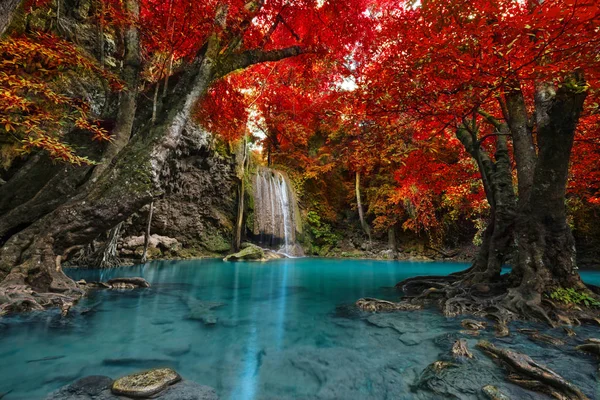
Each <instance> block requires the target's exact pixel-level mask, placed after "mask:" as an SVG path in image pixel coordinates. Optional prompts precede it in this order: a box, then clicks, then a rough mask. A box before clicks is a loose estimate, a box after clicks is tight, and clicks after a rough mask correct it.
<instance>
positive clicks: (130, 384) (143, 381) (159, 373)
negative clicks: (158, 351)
mask: <svg viewBox="0 0 600 400" xmlns="http://www.w3.org/2000/svg"><path fill="white" fill-rule="evenodd" d="M180 380H181V376H179V374H178V373H177V372H175V371H174V370H172V369H171V368H157V369H151V370H149V371H144V372H138V373H137V374H132V375H126V376H124V377H122V378H119V379H117V380H116V381H114V382H113V384H112V386H111V391H112V392H113V393H114V394H118V395H123V396H128V397H149V396H152V395H154V394H156V393H159V392H162V391H163V390H165V389H166V388H167V387H168V386H170V385H172V384H174V383H176V382H179V381H180Z"/></svg>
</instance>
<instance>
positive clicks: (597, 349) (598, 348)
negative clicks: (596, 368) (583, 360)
mask: <svg viewBox="0 0 600 400" xmlns="http://www.w3.org/2000/svg"><path fill="white" fill-rule="evenodd" d="M576 349H577V350H579V351H584V352H586V353H591V354H596V355H599V356H600V344H598V343H585V344H582V345H579V346H577V347H576Z"/></svg>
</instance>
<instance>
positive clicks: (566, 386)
mask: <svg viewBox="0 0 600 400" xmlns="http://www.w3.org/2000/svg"><path fill="white" fill-rule="evenodd" d="M477 347H479V348H480V349H482V350H483V351H484V352H485V353H487V354H489V355H492V356H494V357H495V358H497V359H498V360H500V361H502V363H503V364H504V365H505V366H506V367H507V368H508V369H509V370H510V371H511V373H510V375H509V377H508V378H509V380H510V381H511V382H514V383H516V384H518V385H521V386H523V387H525V388H527V389H530V390H537V391H542V392H544V393H547V394H550V395H551V396H553V397H555V398H557V399H570V400H589V398H588V397H587V396H586V395H585V394H584V393H583V392H582V391H581V390H580V389H579V388H578V387H576V386H575V385H573V384H572V383H570V382H568V381H566V380H565V379H564V378H563V377H562V376H560V375H558V374H557V373H556V372H554V371H552V370H551V369H550V368H548V367H546V366H544V365H541V364H538V363H537V362H535V361H534V360H532V359H531V357H529V356H528V355H526V354H521V353H517V352H516V351H512V350H508V349H502V348H499V347H496V346H494V345H493V344H491V343H490V342H486V341H480V342H479V343H477Z"/></svg>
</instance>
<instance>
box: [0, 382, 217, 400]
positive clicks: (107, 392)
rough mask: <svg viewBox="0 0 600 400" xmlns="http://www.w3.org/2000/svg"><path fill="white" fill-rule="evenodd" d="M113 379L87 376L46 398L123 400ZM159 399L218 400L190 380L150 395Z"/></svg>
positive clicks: (63, 399) (61, 399)
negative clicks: (116, 390) (114, 391)
mask: <svg viewBox="0 0 600 400" xmlns="http://www.w3.org/2000/svg"><path fill="white" fill-rule="evenodd" d="M112 385H113V380H112V379H111V378H109V377H107V376H88V377H85V378H82V379H80V380H78V381H76V382H75V383H72V384H70V385H67V386H65V387H63V388H61V389H59V390H57V391H56V392H54V393H52V394H51V395H49V396H48V397H46V400H124V399H126V398H128V397H122V396H117V395H115V394H113V393H112V392H111V386H112ZM0 398H1V397H0ZM151 398H153V399H160V400H218V399H219V397H218V396H217V394H216V392H215V390H214V389H213V388H211V387H208V386H204V385H199V384H197V383H195V382H192V381H179V382H177V383H174V384H172V385H170V386H168V387H166V389H164V390H163V391H162V392H159V393H157V394H155V395H154V396H152V397H151Z"/></svg>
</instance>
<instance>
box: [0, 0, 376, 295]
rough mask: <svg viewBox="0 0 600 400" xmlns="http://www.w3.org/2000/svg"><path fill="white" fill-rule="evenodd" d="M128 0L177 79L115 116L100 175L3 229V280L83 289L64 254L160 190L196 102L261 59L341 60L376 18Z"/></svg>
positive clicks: (359, 10)
mask: <svg viewBox="0 0 600 400" xmlns="http://www.w3.org/2000/svg"><path fill="white" fill-rule="evenodd" d="M127 4H128V5H127V7H126V9H125V18H124V19H125V24H131V29H130V30H129V32H126V33H125V36H127V35H129V37H130V39H132V41H135V36H136V34H138V32H139V38H140V40H139V42H140V46H141V48H140V53H141V54H142V56H147V55H148V54H152V53H153V52H161V51H162V52H164V51H167V52H169V54H170V56H172V58H173V62H174V64H176V65H177V68H176V69H175V68H174V70H173V71H172V72H173V75H176V76H173V77H171V80H172V81H173V84H169V86H168V91H167V93H165V96H164V97H163V99H162V101H161V104H160V106H159V109H158V113H157V118H156V120H154V121H153V120H151V118H145V117H142V118H139V119H138V120H137V123H136V120H135V119H134V118H133V115H132V113H130V114H129V116H130V117H131V119H130V120H127V119H123V120H122V121H123V124H121V125H119V124H117V125H119V126H121V129H120V131H119V135H120V136H121V137H122V139H123V140H122V142H121V143H123V145H122V146H121V145H119V146H117V147H116V149H115V151H114V153H113V154H111V155H110V157H108V158H107V159H106V160H105V162H104V163H103V164H101V165H102V167H101V172H100V173H95V174H92V176H93V179H92V180H91V181H89V182H88V183H87V184H86V185H82V186H81V189H80V191H79V192H78V193H77V194H76V195H74V196H73V197H72V198H70V200H68V201H67V202H66V203H64V204H62V205H60V206H58V207H57V208H56V209H54V211H52V212H50V213H48V214H46V215H45V216H44V217H43V218H41V219H39V220H37V221H35V222H34V223H32V224H31V225H29V226H27V227H26V228H25V229H22V226H21V227H20V228H19V229H17V230H16V232H15V230H6V231H5V232H7V234H8V238H6V237H4V240H6V242H5V243H4V244H3V246H2V251H1V252H0V279H3V282H2V283H0V288H2V287H8V286H11V287H14V286H15V285H21V286H22V287H29V286H30V284H29V282H36V285H38V286H36V287H35V290H36V291H38V292H44V293H47V292H57V291H58V292H62V293H64V294H66V295H69V296H73V297H77V296H78V295H79V294H80V290H79V289H78V287H77V285H76V284H75V283H74V282H73V281H72V280H70V279H69V278H68V277H66V276H65V275H64V273H63V272H62V270H61V260H62V259H63V258H64V257H68V256H69V254H70V253H72V252H73V251H74V250H76V249H79V248H81V247H82V246H84V245H86V244H87V243H90V242H91V241H92V240H94V238H96V237H97V236H98V235H99V234H100V233H103V232H106V231H108V230H109V229H111V228H113V227H115V226H116V225H118V224H119V223H120V222H122V221H123V220H125V219H126V218H127V217H128V216H130V215H131V214H132V213H134V212H135V211H137V210H139V209H140V208H141V207H142V206H144V205H145V204H148V203H150V202H151V201H152V200H153V198H155V197H156V196H160V195H161V193H163V191H164V188H163V173H164V171H165V168H167V161H168V160H169V158H170V157H171V155H172V153H173V149H174V148H175V147H176V146H177V144H178V143H179V141H180V140H181V138H182V136H183V132H184V130H186V129H189V128H190V127H191V125H190V124H191V123H192V121H191V117H192V114H194V111H195V110H196V107H197V104H198V102H199V101H200V100H201V98H202V97H203V96H204V95H205V94H207V93H209V92H210V90H211V88H212V90H213V91H214V93H218V92H219V91H221V90H225V91H227V90H228V85H227V84H226V80H227V79H228V76H232V77H233V76H235V77H237V76H239V77H240V78H239V79H240V80H241V81H243V77H242V73H241V71H242V70H244V69H246V68H249V67H251V66H253V65H258V64H261V63H268V62H276V61H279V60H283V59H287V58H291V57H298V56H301V57H302V58H298V59H299V60H302V61H301V62H306V63H310V62H311V61H312V60H314V59H317V58H319V57H322V56H325V55H326V54H327V55H329V56H331V57H332V58H336V59H340V60H343V59H344V58H345V57H347V56H348V55H349V54H350V52H351V51H352V50H353V49H354V48H355V45H356V43H358V42H359V41H360V40H361V38H363V37H364V35H365V32H367V30H366V29H364V28H365V26H366V24H367V23H369V22H370V21H369V18H368V17H367V14H368V13H367V9H368V7H369V2H368V1H366V0H364V1H363V0H360V1H352V2H318V1H312V0H301V1H296V2H291V3H290V2H287V1H284V0H275V1H269V2H264V1H262V0H227V1H225V0H223V1H220V0H215V1H207V2H180V1H176V0H173V1H169V2H162V1H161V2H156V1H151V0H140V1H139V2H136V0H129V1H128V2H127ZM165 7H168V8H169V9H168V10H166V9H165ZM138 10H139V14H138ZM165 11H168V12H165ZM138 16H139V17H138ZM165 18H166V19H165ZM339 32H344V35H340V34H339ZM130 61H131V63H130V64H129V65H130V69H129V70H128V71H130V72H129V73H131V74H134V75H133V76H132V79H131V81H132V82H133V81H135V80H136V79H135V78H139V75H136V74H140V73H141V71H140V66H139V60H136V59H135V58H133V59H130ZM124 62H125V64H127V60H126V57H125V59H124ZM167 71H168V70H167ZM167 73H168V72H167ZM224 80H225V81H224ZM215 84H216V86H215ZM165 86H167V85H165ZM129 89H130V90H129V91H128V92H127V93H126V95H125V96H129V97H124V98H125V99H127V100H126V102H128V103H130V106H131V107H129V109H130V110H132V112H133V113H135V114H138V115H139V114H140V113H144V112H146V110H145V109H144V110H141V109H140V104H141V103H140V97H139V96H137V95H136V91H137V87H135V86H133V87H131V88H129ZM222 94H223V93H222V92H221V93H220V94H218V95H217V97H212V95H211V97H212V99H209V102H210V101H212V102H213V103H218V102H219V101H220V99H219V97H218V96H220V95H222ZM122 100H123V99H122ZM144 115H146V114H144ZM42 300H44V299H43V296H42V297H40V299H39V301H42ZM39 301H38V302H39ZM34 302H35V301H34Z"/></svg>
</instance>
